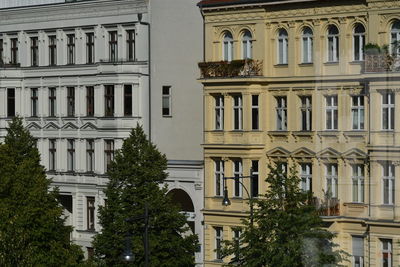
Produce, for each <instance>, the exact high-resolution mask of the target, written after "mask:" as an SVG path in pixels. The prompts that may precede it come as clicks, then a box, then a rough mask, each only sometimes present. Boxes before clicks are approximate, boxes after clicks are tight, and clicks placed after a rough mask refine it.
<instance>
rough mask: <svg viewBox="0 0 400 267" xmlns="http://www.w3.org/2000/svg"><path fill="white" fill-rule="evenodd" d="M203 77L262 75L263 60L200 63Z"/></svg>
mask: <svg viewBox="0 0 400 267" xmlns="http://www.w3.org/2000/svg"><path fill="white" fill-rule="evenodd" d="M199 68H200V71H201V78H228V77H249V76H261V75H262V61H261V60H253V59H243V60H232V61H214V62H201V63H199Z"/></svg>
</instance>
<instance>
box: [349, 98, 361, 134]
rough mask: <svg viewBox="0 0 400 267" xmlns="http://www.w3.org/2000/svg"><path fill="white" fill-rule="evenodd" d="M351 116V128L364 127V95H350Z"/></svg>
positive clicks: (358, 128) (359, 128)
mask: <svg viewBox="0 0 400 267" xmlns="http://www.w3.org/2000/svg"><path fill="white" fill-rule="evenodd" d="M351 100H352V101H351V103H352V106H351V117H352V119H353V130H363V129H364V96H362V95H358V96H352V97H351Z"/></svg>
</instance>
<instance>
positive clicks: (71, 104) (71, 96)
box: [67, 87, 75, 117]
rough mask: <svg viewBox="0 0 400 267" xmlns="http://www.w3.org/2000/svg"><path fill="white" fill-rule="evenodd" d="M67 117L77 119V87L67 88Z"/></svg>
mask: <svg viewBox="0 0 400 267" xmlns="http://www.w3.org/2000/svg"><path fill="white" fill-rule="evenodd" d="M67 117H75V87H67Z"/></svg>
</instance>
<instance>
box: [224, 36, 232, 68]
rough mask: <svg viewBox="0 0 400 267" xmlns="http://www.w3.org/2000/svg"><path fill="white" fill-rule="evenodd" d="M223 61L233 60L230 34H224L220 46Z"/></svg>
mask: <svg viewBox="0 0 400 267" xmlns="http://www.w3.org/2000/svg"><path fill="white" fill-rule="evenodd" d="M222 54H223V55H224V57H223V60H225V61H232V59H233V37H232V34H231V33H230V32H225V34H224V41H223V46H222Z"/></svg>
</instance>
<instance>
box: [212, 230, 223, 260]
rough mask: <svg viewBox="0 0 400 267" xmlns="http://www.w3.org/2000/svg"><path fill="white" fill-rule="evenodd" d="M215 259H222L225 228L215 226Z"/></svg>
mask: <svg viewBox="0 0 400 267" xmlns="http://www.w3.org/2000/svg"><path fill="white" fill-rule="evenodd" d="M214 231H215V259H217V260H222V253H221V249H222V240H223V228H222V227H215V228H214Z"/></svg>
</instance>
